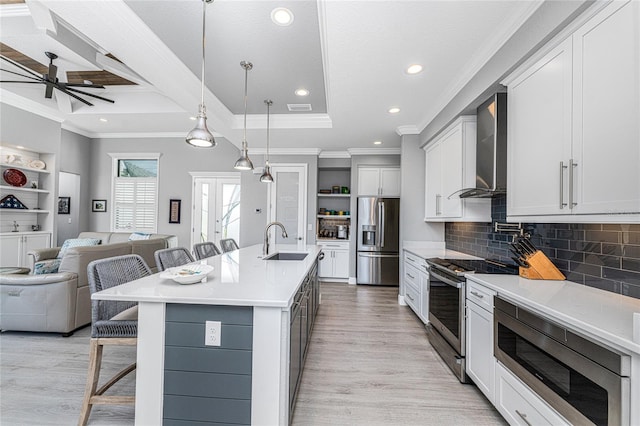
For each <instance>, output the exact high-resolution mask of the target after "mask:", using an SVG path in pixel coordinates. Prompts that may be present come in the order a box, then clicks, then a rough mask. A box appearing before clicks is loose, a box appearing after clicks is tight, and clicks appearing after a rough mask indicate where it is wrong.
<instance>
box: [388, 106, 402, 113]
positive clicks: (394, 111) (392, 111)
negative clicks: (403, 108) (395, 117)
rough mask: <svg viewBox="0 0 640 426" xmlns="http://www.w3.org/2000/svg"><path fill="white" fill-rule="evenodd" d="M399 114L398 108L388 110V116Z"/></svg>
mask: <svg viewBox="0 0 640 426" xmlns="http://www.w3.org/2000/svg"><path fill="white" fill-rule="evenodd" d="M399 112H400V108H398V107H391V108H389V114H397V113H399Z"/></svg>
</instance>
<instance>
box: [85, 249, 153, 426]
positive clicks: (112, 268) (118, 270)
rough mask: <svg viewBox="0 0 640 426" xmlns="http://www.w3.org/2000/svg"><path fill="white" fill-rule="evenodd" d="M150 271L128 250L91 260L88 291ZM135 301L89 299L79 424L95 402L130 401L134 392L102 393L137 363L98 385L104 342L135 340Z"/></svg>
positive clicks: (123, 342)
mask: <svg viewBox="0 0 640 426" xmlns="http://www.w3.org/2000/svg"><path fill="white" fill-rule="evenodd" d="M147 275H151V270H150V269H149V267H148V266H147V264H146V263H145V261H144V260H143V259H142V257H140V256H138V255H137V254H127V255H124V256H116V257H111V258H107V259H100V260H94V261H93V262H91V263H89V265H88V266H87V277H88V279H89V289H90V291H91V294H93V293H96V292H98V291H102V290H106V289H108V288H112V287H116V286H118V285H121V284H124V283H127V282H129V281H133V280H136V279H138V278H142V277H144V276H147ZM137 336H138V305H137V303H136V302H121V301H113V300H92V301H91V343H90V347H89V372H88V373H87V384H86V386H85V392H84V400H83V402H82V410H81V411H80V419H79V420H78V425H80V426H84V425H86V424H87V421H88V420H89V414H91V408H92V407H93V405H96V404H109V405H133V404H135V396H134V395H104V393H105V392H106V391H107V389H109V388H110V387H111V386H113V385H114V384H115V383H116V382H118V380H120V379H122V378H123V377H125V376H126V375H127V374H129V373H130V372H132V371H133V370H135V368H136V363H135V362H134V363H133V364H131V365H129V366H127V367H125V368H124V369H122V370H121V371H120V372H119V373H117V374H116V375H114V376H113V377H112V378H111V379H109V380H108V381H107V382H106V383H105V384H104V385H102V386H101V387H100V388H99V389H96V388H97V387H98V380H99V379H100V365H101V364H102V350H103V348H104V346H106V345H130V346H135V345H136V344H137V343H138V339H137Z"/></svg>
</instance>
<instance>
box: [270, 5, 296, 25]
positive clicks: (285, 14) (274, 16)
mask: <svg viewBox="0 0 640 426" xmlns="http://www.w3.org/2000/svg"><path fill="white" fill-rule="evenodd" d="M271 20H272V21H273V22H274V23H275V24H276V25H280V26H281V27H286V26H287V25H291V23H292V22H293V13H291V11H290V10H289V9H287V8H285V7H277V8H275V9H273V10H272V11H271Z"/></svg>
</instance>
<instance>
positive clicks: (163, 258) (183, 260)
mask: <svg viewBox="0 0 640 426" xmlns="http://www.w3.org/2000/svg"><path fill="white" fill-rule="evenodd" d="M153 256H154V257H155V258H156V265H157V266H158V271H164V270H165V269H167V268H173V267H175V266H182V265H184V264H187V263H191V262H195V260H194V258H193V256H191V253H189V250H187V249H186V248H184V247H170V248H167V249H162V250H158V251H156V252H155V253H154V254H153Z"/></svg>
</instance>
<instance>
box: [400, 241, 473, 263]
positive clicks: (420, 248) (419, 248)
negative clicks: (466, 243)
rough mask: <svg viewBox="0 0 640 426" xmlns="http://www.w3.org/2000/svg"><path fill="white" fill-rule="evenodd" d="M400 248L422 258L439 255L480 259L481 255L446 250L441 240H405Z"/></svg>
mask: <svg viewBox="0 0 640 426" xmlns="http://www.w3.org/2000/svg"><path fill="white" fill-rule="evenodd" d="M402 249H403V250H405V251H408V252H410V253H413V254H415V255H416V256H418V257H420V258H422V259H430V258H432V257H439V258H441V259H482V258H481V257H477V256H473V255H470V254H466V253H461V252H459V251H454V250H447V249H446V248H445V247H444V243H443V242H429V241H426V242H424V243H422V244H420V243H419V242H405V243H404V244H403V245H402Z"/></svg>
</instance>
